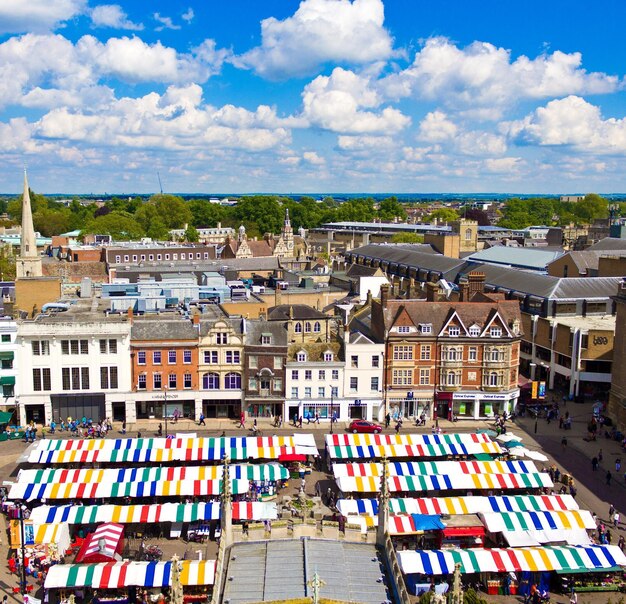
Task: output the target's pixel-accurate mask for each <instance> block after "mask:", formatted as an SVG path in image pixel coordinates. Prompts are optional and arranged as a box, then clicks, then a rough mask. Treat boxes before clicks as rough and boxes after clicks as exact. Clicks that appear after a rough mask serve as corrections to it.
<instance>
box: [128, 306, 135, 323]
mask: <svg viewBox="0 0 626 604" xmlns="http://www.w3.org/2000/svg"><path fill="white" fill-rule="evenodd" d="M126 314H127V315H128V320H129V321H130V322H131V323H132V322H133V307H132V306H129V307H128V310H127V311H126Z"/></svg>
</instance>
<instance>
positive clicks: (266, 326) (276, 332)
mask: <svg viewBox="0 0 626 604" xmlns="http://www.w3.org/2000/svg"><path fill="white" fill-rule="evenodd" d="M264 334H270V335H271V336H272V343H271V344H269V345H268V346H269V347H275V346H284V347H285V352H286V349H287V329H286V328H285V324H284V323H279V322H278V321H266V320H265V319H251V320H248V321H246V339H245V344H246V346H261V336H262V335H264Z"/></svg>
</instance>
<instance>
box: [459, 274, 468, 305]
mask: <svg viewBox="0 0 626 604" xmlns="http://www.w3.org/2000/svg"><path fill="white" fill-rule="evenodd" d="M459 302H469V283H468V281H467V279H463V280H462V281H460V282H459Z"/></svg>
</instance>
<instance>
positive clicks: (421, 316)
mask: <svg viewBox="0 0 626 604" xmlns="http://www.w3.org/2000/svg"><path fill="white" fill-rule="evenodd" d="M403 310H404V311H406V312H407V314H408V315H409V317H410V318H411V321H413V323H414V324H415V325H419V324H420V323H430V324H431V325H432V333H433V335H437V334H439V332H440V331H441V330H442V329H443V327H444V326H445V324H446V323H447V322H448V321H449V320H450V317H452V315H453V314H454V313H456V314H457V316H458V317H459V318H460V319H461V321H462V322H463V325H465V327H466V328H467V329H469V328H470V326H471V325H474V324H475V325H479V326H480V327H481V329H482V328H484V327H486V325H487V324H488V323H489V321H490V320H491V319H492V318H493V316H494V314H495V313H496V311H497V312H498V313H499V314H500V316H501V317H502V319H503V320H504V321H505V322H506V324H507V326H508V327H509V329H510V328H511V326H512V324H513V321H515V320H517V321H519V322H520V325H521V312H520V306H519V302H518V301H517V300H505V301H502V302H426V301H425V300H389V301H388V302H387V307H386V308H385V310H384V318H385V327H386V328H387V329H390V328H391V326H392V325H393V324H394V323H395V321H396V318H397V317H398V315H399V314H400V313H401V312H402V311H403Z"/></svg>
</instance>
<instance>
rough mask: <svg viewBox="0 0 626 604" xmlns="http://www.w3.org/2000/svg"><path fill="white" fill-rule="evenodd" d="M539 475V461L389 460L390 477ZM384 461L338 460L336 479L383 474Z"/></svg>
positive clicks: (334, 470)
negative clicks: (359, 461)
mask: <svg viewBox="0 0 626 604" xmlns="http://www.w3.org/2000/svg"><path fill="white" fill-rule="evenodd" d="M459 472H460V473H462V474H536V473H537V468H536V467H535V464H534V463H532V462H527V461H410V462H405V461H395V462H391V463H389V475H390V476H433V475H434V476H440V475H446V474H456V473H459ZM382 473H383V464H382V463H366V462H364V463H335V464H333V474H334V476H335V479H337V478H341V477H344V476H382Z"/></svg>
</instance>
